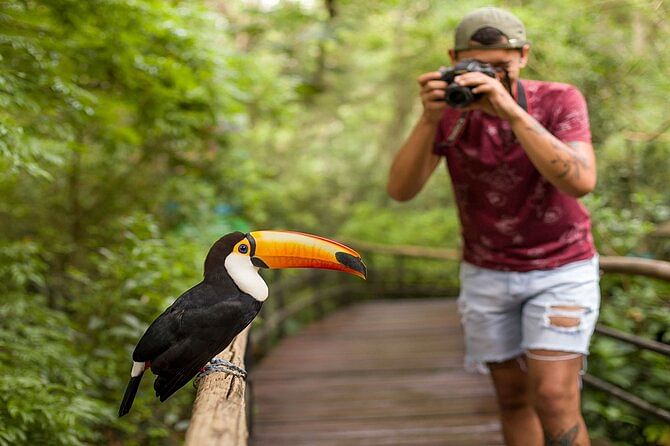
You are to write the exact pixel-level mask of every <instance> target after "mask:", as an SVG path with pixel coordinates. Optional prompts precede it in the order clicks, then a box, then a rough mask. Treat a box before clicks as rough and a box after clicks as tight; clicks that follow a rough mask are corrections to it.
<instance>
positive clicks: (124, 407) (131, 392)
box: [119, 375, 142, 417]
mask: <svg viewBox="0 0 670 446" xmlns="http://www.w3.org/2000/svg"><path fill="white" fill-rule="evenodd" d="M140 381H142V375H139V376H133V377H131V378H130V381H128V386H127V387H126V393H124V394H123V401H121V406H120V407H119V416H120V417H122V416H124V415H125V414H127V413H128V412H130V408H131V407H132V406H133V401H134V400H135V395H136V394H137V389H138V388H139V387H140Z"/></svg>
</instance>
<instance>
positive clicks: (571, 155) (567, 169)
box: [527, 121, 589, 179]
mask: <svg viewBox="0 0 670 446" xmlns="http://www.w3.org/2000/svg"><path fill="white" fill-rule="evenodd" d="M527 129H528V130H530V131H531V132H534V133H537V134H538V135H542V136H546V137H549V138H550V141H551V146H552V147H553V148H554V149H555V150H556V157H555V158H554V159H552V160H551V161H550V162H551V164H553V165H557V166H558V168H559V169H560V172H559V173H558V175H557V177H558V178H565V177H566V176H568V175H569V174H570V173H572V176H573V177H574V178H575V179H579V177H580V175H581V172H582V170H583V169H588V168H589V161H588V160H587V159H586V157H585V156H584V155H583V154H581V153H579V145H578V144H577V143H574V142H571V143H567V144H566V143H564V142H562V141H560V140H559V139H558V138H556V137H555V136H554V135H552V134H551V133H549V131H548V130H547V129H545V128H544V127H543V126H542V125H541V124H540V123H539V122H537V121H534V122H533V125H532V126H531V127H527Z"/></svg>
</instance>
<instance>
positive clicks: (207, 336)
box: [119, 232, 263, 416]
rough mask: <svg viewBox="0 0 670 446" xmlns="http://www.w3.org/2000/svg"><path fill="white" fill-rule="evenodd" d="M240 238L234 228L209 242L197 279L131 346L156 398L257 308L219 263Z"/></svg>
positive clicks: (130, 394) (126, 406) (127, 398)
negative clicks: (151, 375)
mask: <svg viewBox="0 0 670 446" xmlns="http://www.w3.org/2000/svg"><path fill="white" fill-rule="evenodd" d="M243 238H244V234H243V233H241V232H235V233H232V234H229V235H227V236H225V237H222V238H221V239H219V241H217V242H216V243H215V244H214V246H213V247H212V248H211V249H210V252H209V254H208V256H207V260H206V261H205V277H204V279H203V281H202V282H200V283H199V284H197V285H196V286H194V287H193V288H191V289H190V290H188V291H186V292H185V293H184V294H182V295H181V296H179V298H178V299H177V300H176V301H175V302H174V303H173V304H172V305H171V306H170V307H168V309H166V310H165V311H164V312H163V314H161V315H160V316H158V318H157V319H156V320H155V321H154V322H153V323H152V324H151V325H150V326H149V328H148V329H147V331H146V332H145V333H144V336H142V338H141V339H140V341H139V343H138V344H137V347H135V351H134V352H133V361H134V362H137V363H148V364H150V367H151V371H152V372H153V373H154V374H156V375H157V377H156V381H155V382H154V389H155V390H156V396H158V397H159V398H160V400H161V401H165V400H166V399H167V398H168V397H170V395H172V394H173V393H174V392H176V391H177V390H178V389H179V388H181V387H182V386H184V385H185V384H187V383H188V382H189V381H190V380H191V378H193V377H194V376H195V375H196V374H197V373H198V371H200V369H202V368H203V367H204V366H205V364H207V362H208V361H209V360H210V359H212V358H213V357H214V356H216V355H217V354H218V353H219V352H221V351H222V350H223V349H225V348H226V347H227V346H228V344H230V343H231V342H232V340H233V339H234V338H235V336H237V335H238V334H239V333H240V332H241V331H242V330H244V328H245V327H246V326H247V325H249V324H250V323H251V321H252V320H253V319H254V317H256V315H257V314H258V312H259V311H260V309H261V306H262V305H263V303H262V302H259V301H257V300H256V299H254V298H253V297H251V296H249V295H248V294H246V293H243V292H242V291H240V289H239V288H238V287H237V286H236V285H235V283H234V282H233V280H232V278H231V277H230V275H229V274H227V272H226V270H225V267H224V264H225V257H226V256H227V255H228V254H230V252H231V250H232V248H233V246H235V244H236V243H237V242H239V241H240V240H242V239H243ZM138 378H139V377H134V378H131V382H130V383H129V385H128V391H127V392H126V395H124V399H123V402H122V404H121V408H120V409H119V416H122V415H125V414H126V413H128V411H129V410H130V406H131V405H132V400H133V399H134V397H135V393H136V391H137V387H138V386H139V379H138ZM133 380H134V382H133ZM133 387H134V390H132V388H133Z"/></svg>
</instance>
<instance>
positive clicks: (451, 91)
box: [440, 59, 496, 108]
mask: <svg viewBox="0 0 670 446" xmlns="http://www.w3.org/2000/svg"><path fill="white" fill-rule="evenodd" d="M472 72H479V73H484V74H485V75H487V76H489V77H492V78H495V77H496V69H495V68H493V66H491V65H490V64H487V63H484V62H480V61H478V60H477V59H465V60H462V61H460V62H458V63H457V64H456V65H454V66H453V67H450V68H441V69H440V73H441V74H442V77H441V78H440V80H443V81H444V82H446V83H447V88H446V90H445V95H444V100H445V101H446V102H447V104H449V105H450V106H451V107H454V108H463V107H467V106H468V105H470V104H472V103H473V102H475V101H476V100H478V99H479V98H480V97H481V96H482V95H481V94H475V93H473V92H472V89H473V87H463V86H461V85H458V84H456V83H455V82H454V78H455V77H456V76H458V75H460V74H464V73H472Z"/></svg>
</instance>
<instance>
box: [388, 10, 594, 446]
mask: <svg viewBox="0 0 670 446" xmlns="http://www.w3.org/2000/svg"><path fill="white" fill-rule="evenodd" d="M529 50H530V46H529V44H528V43H527V42H526V33H525V28H524V26H523V24H522V23H521V21H520V20H519V19H518V18H517V17H515V16H514V15H512V14H510V13H509V12H507V11H504V10H500V9H497V8H483V9H479V10H476V11H474V12H472V13H470V14H469V15H467V16H466V17H465V18H464V19H463V20H462V21H461V23H460V24H459V25H458V27H457V29H456V33H455V46H454V48H453V49H452V50H451V51H450V53H449V54H450V56H451V60H452V62H453V63H457V62H458V61H462V60H464V59H476V60H478V61H481V62H485V63H489V64H491V65H492V66H493V67H494V68H495V69H496V70H497V73H498V76H497V77H496V78H493V77H489V76H487V75H486V74H484V73H481V72H467V73H465V74H462V75H459V76H457V77H456V78H455V82H456V83H457V84H459V85H461V86H466V87H472V88H473V90H472V91H473V93H475V94H481V95H482V97H481V98H480V99H478V100H476V101H475V102H473V103H472V104H471V105H469V106H467V107H465V108H462V109H455V108H451V107H448V106H447V103H446V102H445V100H444V98H445V88H446V87H447V84H446V83H445V82H443V81H441V80H440V78H441V73H440V72H431V73H426V74H423V75H421V76H420V77H419V79H418V81H419V84H420V87H421V101H422V103H423V114H422V115H421V117H420V119H419V120H418V122H417V124H416V126H415V127H414V129H413V130H412V132H411V134H410V136H409V137H408V139H407V141H406V142H405V144H404V145H403V146H402V147H401V149H400V151H399V152H398V153H397V155H396V157H395V159H394V162H393V165H392V167H391V171H390V177H389V182H388V193H389V194H390V195H391V197H393V198H394V199H396V200H399V201H405V200H409V199H411V198H413V197H414V196H415V195H416V194H417V193H418V192H419V191H420V190H421V188H422V187H423V185H424V184H425V183H426V181H427V180H428V178H429V177H430V175H431V174H432V172H433V171H434V170H435V167H436V166H437V164H438V162H439V160H440V158H441V157H442V156H444V157H445V158H446V161H447V167H448V170H449V173H450V176H451V180H452V184H453V189H454V195H455V198H456V203H457V205H458V210H459V217H460V221H461V227H462V236H463V261H462V263H461V273H460V274H461V295H460V296H459V308H460V311H461V313H462V314H463V328H464V332H465V342H466V365H467V366H469V367H470V368H474V369H478V370H481V371H484V372H490V374H491V376H492V379H493V383H494V386H495V388H496V393H497V397H498V402H499V407H500V413H501V418H502V426H503V433H504V436H505V440H506V442H507V444H508V445H524V446H528V445H542V444H545V445H589V444H590V443H589V439H588V434H587V430H586V426H585V424H584V420H583V418H582V416H581V412H580V388H581V385H580V379H579V375H580V372H581V369H582V364H583V361H584V358H585V355H587V354H588V345H589V341H590V337H591V335H592V333H593V329H594V326H595V323H596V319H597V316H598V308H599V302H600V293H599V285H598V280H599V274H598V259H597V254H596V252H595V249H594V246H593V240H592V237H591V229H590V219H589V215H588V213H587V211H586V210H585V209H584V208H583V207H582V205H581V204H580V203H579V202H578V200H577V198H578V197H581V196H583V195H585V194H587V193H588V192H590V191H591V190H592V189H593V188H594V186H595V182H596V167H595V156H594V153H593V148H592V146H591V134H590V130H589V123H588V114H587V110H586V104H585V101H584V98H583V97H582V95H581V94H580V93H579V91H578V90H577V89H576V88H575V87H573V86H570V85H567V84H559V83H550V82H539V81H530V80H519V72H520V70H521V69H522V68H523V67H524V66H525V65H526V63H527V60H528V53H529Z"/></svg>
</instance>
